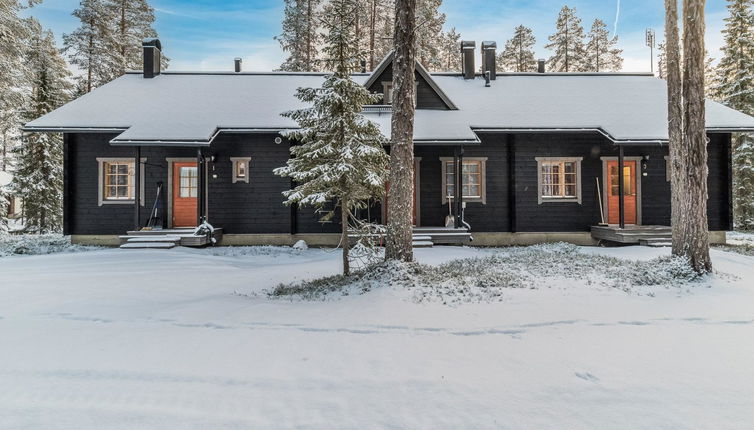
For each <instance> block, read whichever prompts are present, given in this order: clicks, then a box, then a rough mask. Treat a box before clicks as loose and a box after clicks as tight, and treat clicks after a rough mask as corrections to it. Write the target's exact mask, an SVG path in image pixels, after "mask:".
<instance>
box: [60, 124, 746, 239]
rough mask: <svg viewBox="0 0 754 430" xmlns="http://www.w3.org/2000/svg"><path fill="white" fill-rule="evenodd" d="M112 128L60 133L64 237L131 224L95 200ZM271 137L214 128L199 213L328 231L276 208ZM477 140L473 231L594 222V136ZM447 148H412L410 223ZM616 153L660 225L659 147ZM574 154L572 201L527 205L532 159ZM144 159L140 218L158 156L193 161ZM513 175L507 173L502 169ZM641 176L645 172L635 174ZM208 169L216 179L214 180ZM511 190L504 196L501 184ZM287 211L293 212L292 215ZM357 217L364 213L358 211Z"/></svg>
mask: <svg viewBox="0 0 754 430" xmlns="http://www.w3.org/2000/svg"><path fill="white" fill-rule="evenodd" d="M114 136H115V135H113V134H68V135H66V137H65V178H64V179H65V190H64V192H65V195H66V202H65V205H64V211H65V220H64V222H65V229H66V233H67V234H82V235H87V234H90V235H95V234H101V235H112V234H122V233H124V232H125V231H127V230H130V229H132V228H133V225H132V224H133V205H132V204H125V205H103V206H98V202H97V200H98V199H97V197H98V193H99V192H100V191H99V189H98V173H99V172H98V170H97V168H98V164H97V160H96V159H97V157H133V155H134V150H133V148H130V147H113V146H111V145H109V143H108V142H109V141H110V139H112V138H113V137H114ZM274 137H275V135H273V134H270V135H256V134H246V135H242V134H227V135H220V136H219V137H218V138H217V139H216V140H215V142H213V144H212V147H211V148H209V149H205V154H206V155H214V156H215V162H214V163H209V172H208V177H209V185H208V187H209V193H208V200H209V220H210V222H211V223H213V224H214V225H215V226H217V227H222V228H223V229H224V230H225V232H226V233H230V234H234V233H241V234H243V233H290V232H291V231H292V228H293V229H295V231H296V232H298V233H336V232H339V230H340V225H339V221H338V218H337V217H336V218H335V219H334V220H333V222H331V223H326V224H322V223H320V222H319V218H320V216H321V215H320V214H315V213H314V211H313V209H311V208H300V209H297V210H295V211H294V210H292V209H291V208H289V207H287V206H284V205H283V204H282V202H283V196H282V194H281V193H282V191H284V190H286V189H289V188H290V186H291V183H290V180H289V179H287V178H280V177H278V176H276V175H274V174H273V173H272V170H273V169H274V168H275V167H279V166H283V165H284V164H285V162H286V160H287V158H288V153H289V144H288V142H287V141H285V140H284V141H283V143H282V144H279V145H277V144H275V143H274ZM480 138H481V141H482V143H481V145H478V146H467V147H466V148H465V154H464V156H465V157H487V162H486V178H485V182H486V197H487V203H486V204H482V203H472V202H469V203H467V208H466V220H467V221H468V222H469V224H471V226H472V228H473V230H474V231H479V232H495V231H497V232H507V231H516V232H547V231H560V232H567V231H588V230H589V227H590V226H591V225H594V224H595V223H597V222H599V220H600V212H599V207H598V206H597V194H596V185H595V177H599V178H600V185H601V186H603V188H604V184H603V180H602V160H601V157H605V156H611V157H612V156H617V154H618V150H617V148H616V147H615V146H614V145H612V143H610V142H609V141H607V140H606V139H605V138H604V137H602V136H601V135H599V134H597V133H584V134H520V135H505V134H494V133H485V134H480ZM454 149H455V148H453V147H416V148H415V155H416V156H417V157H421V159H422V160H421V163H420V171H419V178H420V182H421V184H420V192H419V202H420V223H421V225H423V226H439V225H443V224H444V220H445V216H446V215H447V213H448V206H447V204H446V205H443V204H442V200H441V189H442V181H443V178H442V165H441V164H440V157H452V156H453V153H454ZM625 154H626V156H649V160H648V161H647V162H646V169H645V170H641V164H640V165H639V167H640V173H639V175H640V176H638V178H640V180H641V191H642V205H641V212H642V215H641V216H642V223H643V224H662V225H669V223H670V184H669V183H668V182H667V181H666V180H665V168H666V162H665V159H664V156H665V155H666V154H667V148H666V147H660V146H649V147H633V148H632V147H628V148H626V150H625ZM539 156H542V157H567V156H578V157H583V161H582V165H581V189H582V204H580V205H579V204H578V203H543V204H538V203H537V193H538V190H537V174H538V173H537V163H536V160H535V157H539ZM142 157H144V158H146V159H147V165H146V166H145V203H146V204H145V206H144V207H142V209H141V217H142V222H146V220H147V218H148V216H149V211H150V208H151V207H152V205H153V204H154V198H155V193H156V186H157V182H163V183H164V184H165V193H163V205H164V202H165V201H166V199H167V183H168V182H167V178H168V172H167V162H166V157H185V158H195V157H196V149H191V148H170V149H167V148H147V147H145V148H143V149H142ZM230 157H251V164H250V169H249V173H250V181H249V183H248V184H247V183H245V182H237V183H235V184H233V183H232V178H231V174H232V171H231V168H232V165H231V162H230ZM729 163H730V135H729V134H714V135H710V144H709V173H710V175H709V196H710V199H709V204H708V215H709V226H710V229H711V230H728V229H730V222H731V220H730V204H731V201H730V186H731V185H730V184H731V182H730V180H731V177H730V164H729ZM512 165H513V166H514V168H513V175H511V166H512ZM641 173H646V175H647V176H641ZM214 175H216V177H214ZM512 190H514V191H515V192H514V194H513V195H511V191H512ZM294 213H295V217H294V216H293V214H294ZM362 216H363V217H366V212H363V213H362ZM369 217H370V218H371V219H372V220H375V221H378V220H380V205H379V204H376V203H375V204H373V205H372V207H371V210H370V213H369Z"/></svg>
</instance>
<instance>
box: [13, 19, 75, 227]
mask: <svg viewBox="0 0 754 430" xmlns="http://www.w3.org/2000/svg"><path fill="white" fill-rule="evenodd" d="M30 28H31V33H32V36H31V40H30V42H29V45H28V50H27V52H26V55H25V61H26V63H27V65H28V67H29V69H30V71H31V78H30V90H31V91H30V97H29V99H28V102H27V108H26V109H25V110H24V113H23V119H24V121H31V120H33V119H36V118H39V117H40V116H42V115H44V114H46V113H48V112H51V111H52V110H54V109H57V108H58V107H60V106H62V105H63V104H65V103H66V102H67V101H68V99H69V96H70V90H71V84H70V82H69V78H70V72H69V71H68V66H67V64H66V62H65V60H63V58H62V57H61V56H60V54H59V52H58V49H57V47H56V46H55V38H54V37H53V35H52V32H51V31H49V30H48V31H44V30H42V27H41V26H40V25H39V23H38V22H37V21H36V20H34V19H31V20H30ZM12 188H13V190H14V191H15V193H16V194H17V195H19V196H20V197H21V198H22V200H23V202H24V220H25V224H26V228H27V229H29V230H31V231H34V232H38V233H51V232H58V231H61V229H62V225H63V224H62V222H63V139H62V137H61V135H60V134H52V133H30V134H28V135H27V136H25V138H24V140H23V143H22V145H21V146H20V148H19V150H18V166H17V169H16V174H15V176H14V178H13V184H12Z"/></svg>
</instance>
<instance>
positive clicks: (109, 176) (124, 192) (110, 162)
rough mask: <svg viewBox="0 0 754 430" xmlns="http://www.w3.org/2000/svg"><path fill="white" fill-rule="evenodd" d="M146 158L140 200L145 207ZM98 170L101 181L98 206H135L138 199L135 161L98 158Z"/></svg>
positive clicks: (123, 158) (141, 179)
mask: <svg viewBox="0 0 754 430" xmlns="http://www.w3.org/2000/svg"><path fill="white" fill-rule="evenodd" d="M146 161H147V159H146V158H142V159H141V163H142V168H141V174H140V175H139V176H140V181H139V183H140V186H139V190H140V193H139V195H140V199H139V204H141V206H144V163H145V162H146ZM97 170H98V171H99V174H98V176H99V180H98V184H99V186H98V187H97V193H98V198H97V204H98V205H99V206H102V205H109V204H133V202H134V199H135V198H136V181H135V178H134V176H135V170H136V169H135V167H134V159H133V158H127V157H121V158H97Z"/></svg>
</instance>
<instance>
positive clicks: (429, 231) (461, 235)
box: [349, 227, 474, 248]
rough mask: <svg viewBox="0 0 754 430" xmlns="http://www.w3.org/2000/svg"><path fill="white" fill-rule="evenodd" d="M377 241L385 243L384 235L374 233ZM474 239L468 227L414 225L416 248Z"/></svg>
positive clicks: (467, 241)
mask: <svg viewBox="0 0 754 430" xmlns="http://www.w3.org/2000/svg"><path fill="white" fill-rule="evenodd" d="M349 237H350V238H351V241H352V242H353V241H355V240H356V235H355V234H349ZM373 237H374V240H375V243H377V242H378V243H380V244H384V243H385V236H384V235H378V234H375V235H373ZM472 240H474V238H473V237H472V235H471V233H470V232H469V230H468V229H466V228H453V227H414V228H413V237H412V243H413V246H414V248H431V247H433V246H435V245H468V244H469V243H471V241H472Z"/></svg>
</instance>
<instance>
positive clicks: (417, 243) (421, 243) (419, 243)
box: [411, 240, 435, 248]
mask: <svg viewBox="0 0 754 430" xmlns="http://www.w3.org/2000/svg"><path fill="white" fill-rule="evenodd" d="M411 246H412V247H414V248H432V247H433V246H435V244H434V242H432V241H431V240H414V241H412V242H411Z"/></svg>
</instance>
